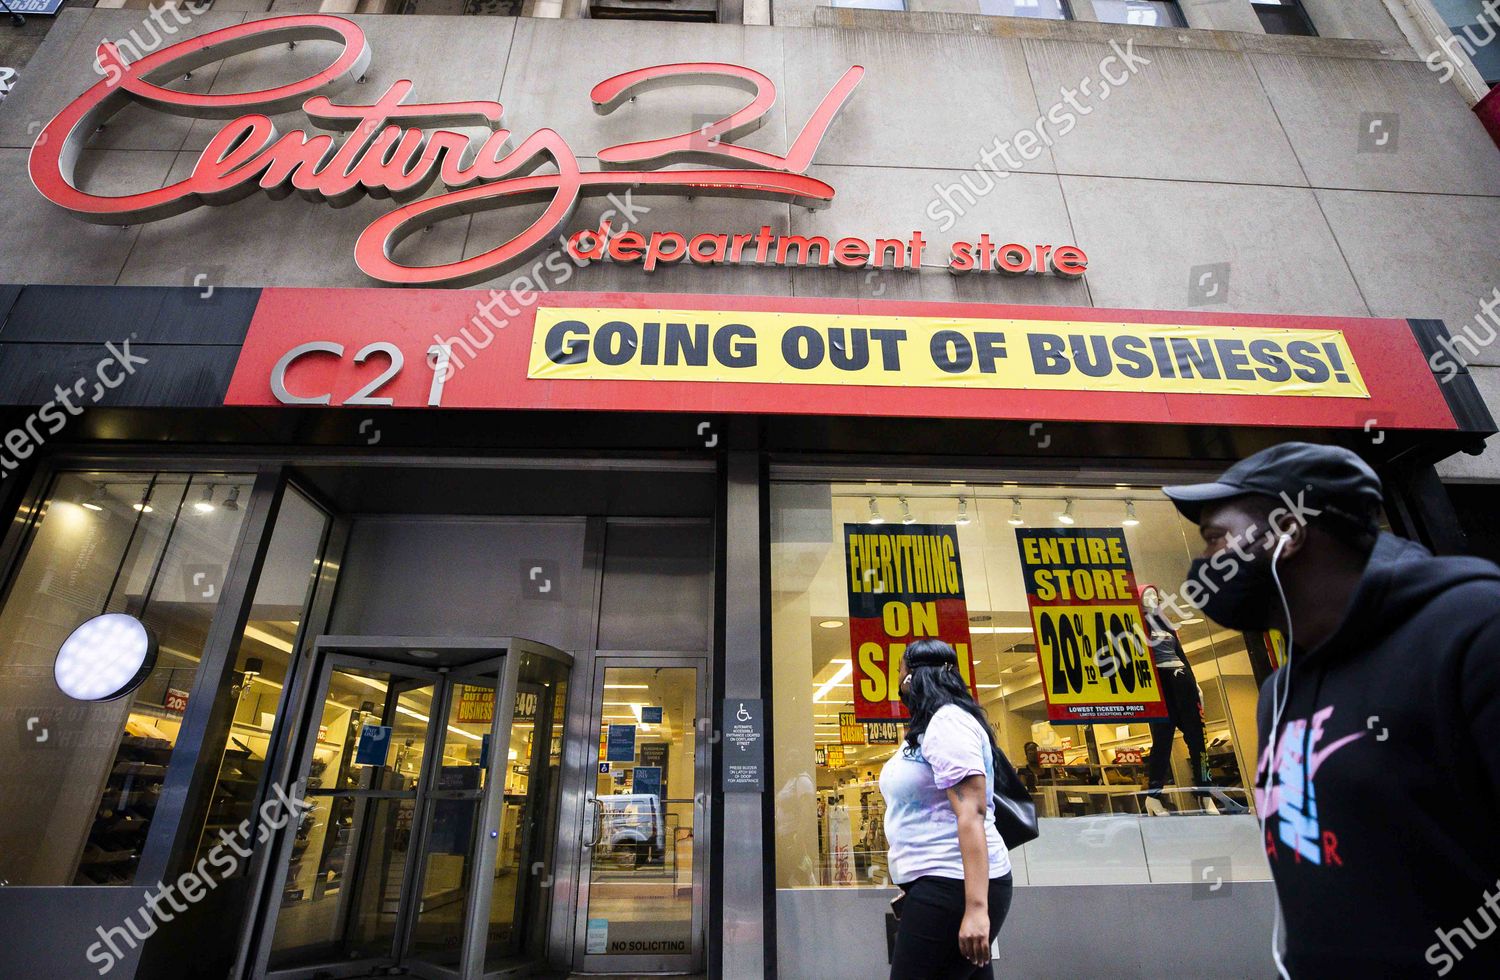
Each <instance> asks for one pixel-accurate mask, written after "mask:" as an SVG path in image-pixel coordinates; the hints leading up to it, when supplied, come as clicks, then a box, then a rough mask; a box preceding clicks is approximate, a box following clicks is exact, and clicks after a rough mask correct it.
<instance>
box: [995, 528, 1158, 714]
mask: <svg viewBox="0 0 1500 980" xmlns="http://www.w3.org/2000/svg"><path fill="white" fill-rule="evenodd" d="M1016 544H1017V545H1019V547H1020V553H1021V576H1022V579H1023V581H1024V582H1025V584H1026V602H1027V605H1028V606H1029V607H1030V611H1031V626H1032V630H1033V632H1034V634H1035V637H1036V656H1037V663H1038V665H1039V666H1040V667H1041V672H1042V691H1043V693H1044V694H1045V695H1046V698H1047V717H1048V719H1049V720H1050V721H1052V722H1053V723H1054V724H1057V723H1062V724H1074V725H1080V724H1089V723H1092V722H1100V721H1114V722H1130V721H1140V720H1142V719H1145V718H1164V717H1166V714H1167V711H1166V705H1165V703H1164V702H1163V700H1162V693H1161V685H1160V682H1159V680H1158V678H1157V676H1156V665H1155V663H1153V662H1152V659H1151V652H1150V648H1149V647H1148V646H1147V644H1146V635H1145V631H1144V629H1143V627H1142V620H1143V619H1144V615H1143V613H1142V610H1141V601H1140V594H1139V593H1138V592H1137V590H1136V584H1135V571H1134V569H1133V568H1132V567H1131V564H1130V553H1129V551H1127V550H1126V547H1125V532H1124V531H1122V530H1120V529H1119V528H1017V529H1016Z"/></svg>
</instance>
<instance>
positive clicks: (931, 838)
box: [880, 704, 1010, 885]
mask: <svg viewBox="0 0 1500 980" xmlns="http://www.w3.org/2000/svg"><path fill="white" fill-rule="evenodd" d="M906 751H907V750H906V746H905V744H902V745H901V746H900V747H899V748H897V749H896V754H895V755H893V756H891V758H890V759H889V760H888V761H887V762H886V764H885V766H884V768H882V769H881V770H880V794H881V795H882V796H884V797H885V839H886V841H887V843H888V844H889V846H890V850H889V851H888V852H887V856H888V860H889V862H890V870H891V881H893V882H895V883H897V884H903V885H904V884H906V883H908V882H911V881H915V880H917V879H918V878H921V877H923V876H924V875H933V876H935V877H938V878H957V879H959V880H962V879H963V877H964V858H963V853H962V852H961V851H960V850H959V847H958V815H957V814H956V813H954V812H953V804H951V803H950V802H949V801H948V790H949V789H951V788H952V787H954V786H957V785H958V784H959V783H961V782H963V781H964V780H965V779H967V778H968V777H969V776H975V775H982V776H984V783H985V789H986V790H987V793H986V798H987V800H988V804H989V805H988V807H987V809H986V811H985V818H984V836H985V840H986V841H987V842H988V844H989V855H990V875H989V876H990V877H991V878H999V877H1001V876H1003V875H1005V874H1007V873H1009V871H1010V853H1009V852H1008V851H1006V849H1005V842H1004V841H1002V840H1001V839H1000V832H999V831H998V830H996V829H995V800H994V793H995V773H994V766H995V762H994V756H993V755H992V754H991V748H990V739H989V735H988V734H987V733H986V732H985V730H984V726H983V725H981V724H980V723H979V721H978V719H976V718H975V717H974V716H973V715H971V714H969V713H968V712H967V711H965V710H963V709H962V708H959V707H957V706H955V705H951V704H948V705H944V706H943V707H941V708H939V709H938V710H937V713H936V714H934V715H933V716H932V720H931V721H930V722H928V724H927V731H926V732H924V733H923V734H922V735H921V737H920V739H919V741H918V748H917V751H916V752H915V753H913V754H912V755H911V756H908V755H907V754H906Z"/></svg>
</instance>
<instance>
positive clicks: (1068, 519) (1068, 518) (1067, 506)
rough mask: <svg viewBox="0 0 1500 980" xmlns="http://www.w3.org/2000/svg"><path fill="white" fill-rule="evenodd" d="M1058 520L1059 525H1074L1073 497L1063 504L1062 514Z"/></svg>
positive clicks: (1058, 516)
mask: <svg viewBox="0 0 1500 980" xmlns="http://www.w3.org/2000/svg"><path fill="white" fill-rule="evenodd" d="M1057 520H1058V523H1060V524H1072V523H1073V498H1072V497H1069V498H1068V499H1067V500H1065V501H1064V502H1063V509H1062V513H1061V514H1058V515H1057Z"/></svg>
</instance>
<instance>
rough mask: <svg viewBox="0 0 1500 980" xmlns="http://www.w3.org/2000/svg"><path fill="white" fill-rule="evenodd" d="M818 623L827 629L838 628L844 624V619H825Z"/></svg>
mask: <svg viewBox="0 0 1500 980" xmlns="http://www.w3.org/2000/svg"><path fill="white" fill-rule="evenodd" d="M818 625H819V626H821V627H823V629H825V630H836V629H838V628H839V627H840V626H843V625H844V621H843V620H842V619H825V620H823V621H822V622H820V623H818Z"/></svg>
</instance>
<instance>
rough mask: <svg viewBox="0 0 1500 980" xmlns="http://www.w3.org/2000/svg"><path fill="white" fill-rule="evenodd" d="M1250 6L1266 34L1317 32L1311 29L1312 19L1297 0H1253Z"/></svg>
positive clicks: (1311, 35) (1315, 33)
mask: <svg viewBox="0 0 1500 980" xmlns="http://www.w3.org/2000/svg"><path fill="white" fill-rule="evenodd" d="M1251 6H1253V7H1254V8H1255V16H1257V17H1259V18H1260V26H1261V27H1263V28H1265V31H1266V33H1267V34H1295V35H1301V36H1304V37H1314V36H1316V35H1317V33H1318V32H1317V31H1315V30H1313V25H1312V21H1311V20H1309V19H1308V16H1307V11H1305V10H1303V9H1302V4H1301V3H1300V2H1299V0H1255V2H1254V3H1253V4H1251Z"/></svg>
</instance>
